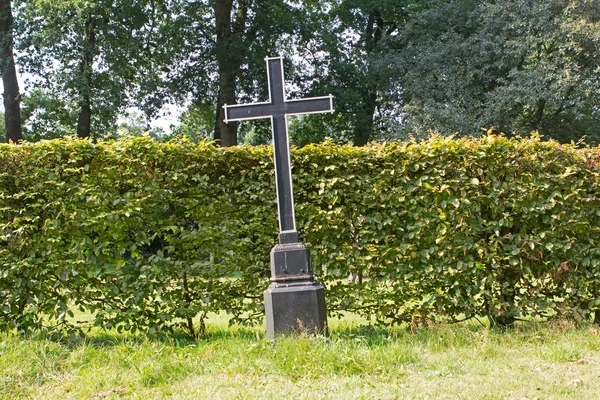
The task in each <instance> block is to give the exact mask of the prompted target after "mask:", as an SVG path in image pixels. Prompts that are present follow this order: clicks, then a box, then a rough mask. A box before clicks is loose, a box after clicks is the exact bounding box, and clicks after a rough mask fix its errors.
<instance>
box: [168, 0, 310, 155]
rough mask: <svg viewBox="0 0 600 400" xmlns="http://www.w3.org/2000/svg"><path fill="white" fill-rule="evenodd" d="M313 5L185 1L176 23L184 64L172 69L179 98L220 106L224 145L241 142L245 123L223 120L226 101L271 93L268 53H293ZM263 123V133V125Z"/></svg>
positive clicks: (271, 0)
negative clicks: (267, 67)
mask: <svg viewBox="0 0 600 400" xmlns="http://www.w3.org/2000/svg"><path fill="white" fill-rule="evenodd" d="M305 3H307V4H309V5H312V4H313V3H315V4H318V2H316V1H314V0H311V1H309V2H305ZM307 9H308V6H306V7H302V6H299V5H298V4H297V3H296V2H293V1H280V0H211V1H187V2H183V3H182V7H181V9H180V12H177V13H176V14H177V18H176V23H175V24H174V26H177V27H178V29H177V30H175V31H172V33H173V34H174V35H175V37H178V38H182V40H179V44H180V45H179V47H178V49H177V51H176V53H177V55H176V56H175V59H176V60H177V64H178V66H176V65H174V66H173V67H172V68H171V72H172V74H171V75H170V81H171V82H170V83H171V86H170V87H171V88H172V89H173V92H172V95H173V96H174V97H175V98H177V99H179V101H181V100H183V99H186V100H189V101H191V102H192V103H194V104H214V105H215V106H216V109H215V121H214V138H215V139H216V140H219V141H220V144H221V145H222V146H232V145H235V144H237V143H238V127H239V124H237V123H229V124H225V123H224V122H223V117H224V114H223V107H222V106H223V105H224V104H236V103H238V102H250V101H264V100H265V99H266V98H267V96H268V93H267V85H266V80H265V76H266V72H265V62H264V57H265V56H269V55H275V54H282V55H289V57H287V58H288V59H291V58H292V55H293V54H295V53H296V51H295V46H296V45H298V43H299V42H300V41H301V40H299V39H298V38H299V37H300V36H301V35H302V34H304V33H305V32H306V29H305V27H304V25H305V24H306V22H307ZM183 38H185V39H183ZM286 67H287V66H286ZM190 97H191V98H190ZM257 127H258V130H260V134H259V136H260V137H262V136H263V134H262V131H263V128H264V127H263V124H260V123H258V124H257Z"/></svg>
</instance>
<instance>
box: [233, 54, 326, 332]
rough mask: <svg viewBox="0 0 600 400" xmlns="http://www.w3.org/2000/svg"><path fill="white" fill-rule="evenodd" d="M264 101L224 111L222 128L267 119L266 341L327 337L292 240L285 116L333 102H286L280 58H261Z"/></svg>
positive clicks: (303, 258)
mask: <svg viewBox="0 0 600 400" xmlns="http://www.w3.org/2000/svg"><path fill="white" fill-rule="evenodd" d="M266 61H267V77H268V81H269V101H267V102H264V103H255V104H236V105H224V106H223V108H224V109H225V123H227V122H228V121H245V120H248V119H256V118H271V127H272V129H273V151H274V156H275V186H276V189H277V209H278V214H279V245H277V246H275V247H274V248H273V250H272V251H271V281H272V282H273V283H272V284H271V286H270V287H269V289H267V290H266V291H265V293H264V296H265V308H266V314H267V338H269V339H274V338H275V334H278V333H286V332H290V331H301V332H302V331H304V332H308V333H319V334H327V330H326V328H327V311H326V308H325V292H324V289H323V286H322V285H321V284H319V283H317V282H315V280H314V279H313V275H312V267H311V261H310V250H309V248H308V247H307V246H306V245H305V244H304V243H301V242H299V240H298V232H297V230H296V216H295V214H294V194H293V190H292V169H291V165H290V149H289V146H290V143H289V137H288V130H287V115H290V114H296V115H298V114H313V113H323V112H333V96H331V95H329V96H324V97H313V98H307V99H296V100H287V99H286V98H285V80H284V78H283V61H282V59H281V57H274V58H267V59H266Z"/></svg>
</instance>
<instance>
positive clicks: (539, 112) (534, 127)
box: [531, 99, 546, 131]
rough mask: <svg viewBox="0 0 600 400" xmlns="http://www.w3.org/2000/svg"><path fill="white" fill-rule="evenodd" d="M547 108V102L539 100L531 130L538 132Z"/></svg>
mask: <svg viewBox="0 0 600 400" xmlns="http://www.w3.org/2000/svg"><path fill="white" fill-rule="evenodd" d="M545 107H546V100H545V99H539V100H538V101H537V103H536V105H535V112H534V114H533V120H532V121H531V130H532V131H537V130H538V129H540V124H541V122H542V118H543V117H544V108H545Z"/></svg>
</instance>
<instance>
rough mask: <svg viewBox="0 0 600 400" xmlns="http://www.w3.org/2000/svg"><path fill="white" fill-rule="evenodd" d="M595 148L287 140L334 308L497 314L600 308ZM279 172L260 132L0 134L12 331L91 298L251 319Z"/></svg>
mask: <svg viewBox="0 0 600 400" xmlns="http://www.w3.org/2000/svg"><path fill="white" fill-rule="evenodd" d="M599 160H600V149H598V148H585V149H577V148H575V147H574V146H568V145H559V144H557V143H555V142H542V141H541V140H540V139H539V138H538V137H532V138H530V139H508V138H505V137H502V136H487V137H485V138H482V139H460V140H454V139H441V138H434V139H431V140H429V141H426V142H422V143H405V144H395V143H394V144H390V145H372V146H369V147H365V148H355V147H347V146H333V145H331V144H323V145H311V146H307V147H304V148H302V149H300V150H294V151H292V164H293V168H294V185H295V186H294V192H295V199H296V213H297V217H298V225H299V227H300V231H301V235H302V236H303V240H304V241H305V242H306V243H308V244H309V245H310V246H311V247H312V249H313V262H314V269H315V273H316V275H317V279H319V281H321V282H322V283H324V284H325V286H326V288H327V301H328V308H329V310H330V312H333V313H341V312H344V311H353V312H357V313H359V314H361V315H364V316H366V317H369V318H373V319H374V320H376V321H378V322H382V323H393V322H403V321H413V322H414V321H415V320H419V319H424V318H426V319H431V318H433V319H443V320H459V319H465V318H471V317H474V316H479V315H485V316H488V317H489V318H490V320H491V321H492V323H495V324H501V325H505V324H510V323H511V322H512V321H514V319H515V318H521V317H527V316H542V317H551V316H553V315H556V314H557V313H561V314H568V315H571V316H578V317H582V318H587V317H588V316H589V315H590V313H594V312H596V313H598V310H600V300H599V293H598V292H599V290H600V271H599V265H600V248H599V246H598V243H599V242H600V224H599V222H600V186H599V183H600V182H599V180H600V178H599V177H600V172H599V169H600V168H599ZM274 186H275V185H274V168H273V164H272V156H271V149H270V148H268V147H236V148H227V149H223V148H217V147H215V146H213V145H212V144H210V143H204V142H203V143H200V144H199V145H194V144H192V143H190V142H188V141H185V140H183V141H171V142H168V143H156V142H153V141H152V140H150V139H148V138H135V139H123V140H119V141H113V142H104V143H99V144H92V143H90V142H88V141H80V140H55V141H46V142H40V143H36V144H24V145H19V146H9V145H0V188H1V190H0V316H1V319H0V328H1V329H3V330H8V329H14V328H17V329H18V330H20V331H23V330H29V329H46V328H48V327H50V328H58V329H75V328H77V327H79V326H82V324H81V323H78V322H77V320H78V318H79V317H78V315H79V314H78V312H79V311H81V312H90V313H91V314H92V315H93V321H91V322H89V323H90V324H93V325H96V326H100V327H104V328H112V327H116V328H117V329H125V330H143V331H148V332H155V331H158V330H161V329H171V328H173V327H176V326H178V325H182V326H183V327H184V328H185V329H187V330H188V332H189V333H190V334H191V335H193V336H195V335H197V333H198V331H197V328H198V324H197V323H196V325H195V326H194V318H197V316H200V322H201V324H200V328H202V323H203V319H204V317H205V316H206V314H207V313H208V312H218V311H226V312H229V313H230V314H231V315H232V317H233V320H234V321H238V322H244V321H252V320H255V319H256V318H258V317H259V316H261V315H262V312H263V310H262V291H263V290H264V289H266V287H267V286H268V284H269V280H268V276H269V266H268V262H269V250H270V248H271V247H272V246H274V245H275V244H276V240H277V220H276V218H277V215H276V212H277V207H276V202H275V188H274ZM350 273H352V274H354V275H356V276H359V277H361V279H359V281H358V282H355V283H351V282H348V280H347V279H346V277H347V276H348V275H349V274H350ZM83 325H85V324H83Z"/></svg>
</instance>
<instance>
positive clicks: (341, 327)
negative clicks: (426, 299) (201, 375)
mask: <svg viewBox="0 0 600 400" xmlns="http://www.w3.org/2000/svg"><path fill="white" fill-rule="evenodd" d="M587 325H591V324H573V323H570V324H566V323H565V322H564V321H518V322H516V323H515V324H514V325H512V326H510V327H508V328H507V327H502V328H498V327H494V328H491V327H490V326H489V323H484V324H481V323H473V322H472V321H471V322H461V323H455V324H450V323H439V324H431V325H429V326H423V327H419V328H417V329H416V330H414V331H411V330H410V329H409V328H408V326H406V325H393V326H379V325H370V324H358V325H356V324H345V323H341V324H336V325H334V326H333V327H332V328H330V329H329V336H328V337H326V338H325V337H323V336H317V337H316V339H318V340H325V341H331V342H360V343H361V344H362V345H364V346H367V347H372V348H375V347H382V346H387V345H388V344H389V343H390V341H410V342H414V343H421V344H427V343H431V342H432V341H436V342H440V343H442V342H448V343H453V344H454V345H458V346H461V345H464V346H468V345H469V344H470V343H472V341H473V340H477V338H478V337H479V335H480V334H483V333H485V334H491V335H495V336H504V335H507V336H513V337H514V336H518V337H521V338H522V339H523V340H527V338H528V337H529V336H532V335H533V336H535V338H539V336H538V333H539V332H546V333H550V332H554V333H556V332H566V331H569V330H581V329H588V328H589V327H588V326H587ZM21 338H23V339H29V340H33V341H36V340H47V341H52V342H56V343H60V344H61V345H62V346H64V347H66V348H68V349H74V348H77V347H79V346H82V345H91V346H94V347H98V348H105V349H106V348H112V347H118V346H122V345H130V346H140V345H143V344H146V343H157V344H166V345H169V346H172V347H178V348H185V347H189V346H196V345H199V344H210V343H215V342H222V341H228V340H237V341H243V342H249V343H256V342H263V341H265V340H266V339H265V332H264V326H262V325H255V326H243V325H231V326H211V325H210V324H209V325H208V326H207V330H206V332H205V333H204V334H203V335H202V336H201V337H199V338H198V339H193V338H192V337H190V336H189V335H188V334H187V332H186V331H184V330H181V329H172V330H169V331H165V332H159V333H156V334H146V333H131V332H124V333H118V332H117V331H116V330H110V331H107V330H100V329H93V330H92V331H91V332H89V333H86V334H79V335H76V334H72V335H69V334H60V333H58V334H48V333H43V332H35V333H31V334H28V335H25V336H21ZM281 338H282V339H283V338H285V339H293V338H298V339H309V340H310V339H313V338H315V335H312V334H310V333H307V332H304V333H302V332H301V333H296V334H288V335H285V336H282V337H281ZM457 339H458V340H457ZM278 340H281V339H280V338H278V339H276V340H275V342H277V341H278Z"/></svg>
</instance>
